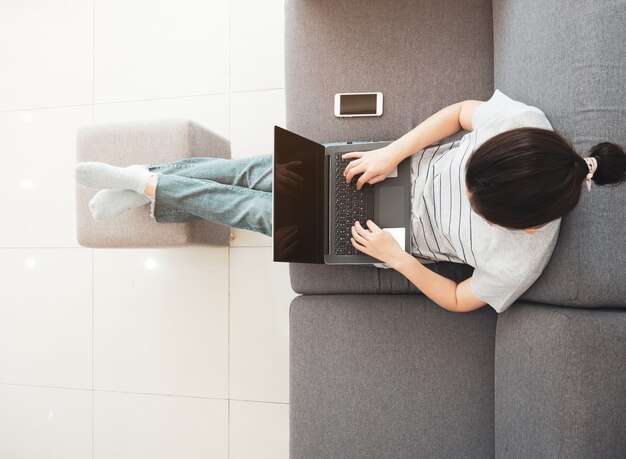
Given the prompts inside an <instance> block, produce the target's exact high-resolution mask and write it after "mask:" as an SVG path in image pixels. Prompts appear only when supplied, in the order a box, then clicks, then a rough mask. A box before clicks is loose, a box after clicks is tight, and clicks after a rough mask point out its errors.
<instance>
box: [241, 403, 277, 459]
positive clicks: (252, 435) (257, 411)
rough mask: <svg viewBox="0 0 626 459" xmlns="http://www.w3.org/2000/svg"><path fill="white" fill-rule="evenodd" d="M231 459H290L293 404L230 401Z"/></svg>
mask: <svg viewBox="0 0 626 459" xmlns="http://www.w3.org/2000/svg"><path fill="white" fill-rule="evenodd" d="M229 432H230V433H229V437H230V438H229V441H230V447H229V449H230V458H229V459H288V458H289V405H286V404H282V403H261V402H240V401H236V400H231V401H230V429H229Z"/></svg>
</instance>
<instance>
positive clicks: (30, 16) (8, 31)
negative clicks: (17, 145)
mask: <svg viewBox="0 0 626 459" xmlns="http://www.w3.org/2000/svg"><path fill="white" fill-rule="evenodd" d="M1 8H2V14H0V43H2V46H0V62H2V71H0V110H17V109H26V108H29V109H32V108H43V107H57V106H63V105H79V104H91V103H92V102H93V3H92V2H90V1H89V2H85V1H82V0H63V1H62V0H20V1H13V2H2V7H1Z"/></svg>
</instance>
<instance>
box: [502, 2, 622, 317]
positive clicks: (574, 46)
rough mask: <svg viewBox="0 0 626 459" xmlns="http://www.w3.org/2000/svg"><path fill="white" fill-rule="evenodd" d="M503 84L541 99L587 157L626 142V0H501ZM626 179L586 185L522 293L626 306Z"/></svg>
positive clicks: (531, 99)
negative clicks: (593, 150)
mask: <svg viewBox="0 0 626 459" xmlns="http://www.w3.org/2000/svg"><path fill="white" fill-rule="evenodd" d="M493 21H494V22H493V27H494V31H493V39H494V72H495V73H494V78H495V87H497V88H498V89H500V90H501V91H503V92H504V93H505V94H507V95H508V96H509V97H511V98H513V99H515V100H520V101H523V102H524V103H527V104H529V105H534V106H537V107H539V108H540V109H541V110H542V111H543V112H544V113H545V114H546V116H547V117H548V119H549V120H550V123H551V124H552V126H553V128H554V129H555V130H556V131H558V132H560V133H561V134H563V135H565V136H566V137H567V138H569V139H570V140H571V141H572V143H573V145H574V147H575V148H576V150H577V151H578V153H579V154H581V155H582V156H588V151H589V149H590V148H591V147H592V146H593V145H595V144H597V143H599V142H602V141H610V142H614V143H617V144H620V145H622V146H623V147H626V129H625V128H624V119H626V85H625V84H624V75H626V47H625V46H624V43H626V27H625V26H624V24H626V2H624V1H612V0H611V1H602V2H562V1H559V0H548V1H538V0H521V1H515V2H513V1H508V0H494V2H493ZM624 209H626V185H620V186H618V187H601V186H597V185H595V184H592V186H591V191H587V188H586V187H583V188H582V195H581V198H580V201H579V204H578V206H577V207H576V208H575V209H574V210H573V211H571V212H570V213H568V214H567V215H565V216H564V217H563V220H562V222H561V231H560V234H559V240H558V243H557V245H556V248H555V250H554V253H553V255H552V259H551V260H550V262H549V263H548V265H547V266H546V269H545V271H544V272H543V274H542V275H541V277H540V278H539V279H538V280H537V281H536V282H535V284H534V285H533V286H532V287H531V288H530V289H529V290H528V291H527V292H526V294H524V295H523V296H522V298H523V299H527V300H531V301H539V302H543V303H551V304H562V305H568V306H581V307H604V306H611V307H620V306H621V307H626V282H624V278H625V277H626V249H625V247H626V224H625V222H626V214H625V212H624Z"/></svg>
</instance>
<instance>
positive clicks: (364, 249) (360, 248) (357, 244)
mask: <svg viewBox="0 0 626 459" xmlns="http://www.w3.org/2000/svg"><path fill="white" fill-rule="evenodd" d="M350 242H352V245H353V246H354V248H355V249H357V250H358V251H359V252H363V253H365V254H367V247H365V246H363V245H361V244H359V243H358V242H357V241H355V240H354V238H353V237H351V238H350Z"/></svg>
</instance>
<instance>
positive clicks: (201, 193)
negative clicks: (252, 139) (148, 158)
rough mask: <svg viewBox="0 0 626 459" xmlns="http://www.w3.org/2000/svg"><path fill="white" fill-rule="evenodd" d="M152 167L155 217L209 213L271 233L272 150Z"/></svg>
mask: <svg viewBox="0 0 626 459" xmlns="http://www.w3.org/2000/svg"><path fill="white" fill-rule="evenodd" d="M149 170H150V171H151V172H154V173H155V174H156V176H157V186H156V191H155V196H154V201H153V203H152V210H151V216H152V217H153V218H154V220H155V221H157V222H159V223H164V222H165V223H172V222H186V221H190V220H198V219H204V220H209V221H212V222H215V223H220V224H222V225H225V226H229V227H234V228H242V229H246V230H251V231H256V232H259V233H262V234H265V235H266V236H271V234H272V155H262V156H253V157H251V158H242V159H222V158H206V157H200V158H186V159H181V160H179V161H174V162H171V163H165V164H156V165H152V166H149Z"/></svg>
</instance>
